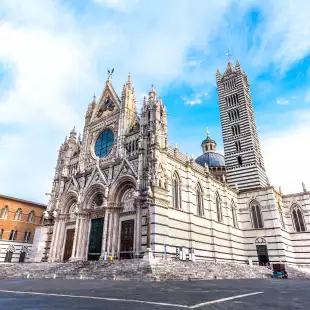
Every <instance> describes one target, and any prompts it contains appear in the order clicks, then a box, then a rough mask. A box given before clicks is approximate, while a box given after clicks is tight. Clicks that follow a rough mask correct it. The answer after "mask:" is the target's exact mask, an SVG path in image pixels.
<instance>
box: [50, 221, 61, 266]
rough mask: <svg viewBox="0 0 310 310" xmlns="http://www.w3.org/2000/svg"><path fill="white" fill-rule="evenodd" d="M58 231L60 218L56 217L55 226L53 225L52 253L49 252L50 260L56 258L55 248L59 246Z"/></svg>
mask: <svg viewBox="0 0 310 310" xmlns="http://www.w3.org/2000/svg"><path fill="white" fill-rule="evenodd" d="M58 231H59V221H58V219H55V222H54V227H53V236H52V242H51V247H50V253H49V258H48V261H49V262H53V261H54V260H55V249H56V246H57V239H58Z"/></svg>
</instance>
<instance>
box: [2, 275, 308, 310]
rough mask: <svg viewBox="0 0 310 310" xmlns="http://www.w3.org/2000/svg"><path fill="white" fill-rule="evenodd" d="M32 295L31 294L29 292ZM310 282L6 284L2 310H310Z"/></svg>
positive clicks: (27, 281)
mask: <svg viewBox="0 0 310 310" xmlns="http://www.w3.org/2000/svg"><path fill="white" fill-rule="evenodd" d="M25 292H27V293H25ZM309 305H310V280H309V279H287V280H284V279H255V280H254V279H251V280H211V281H210V280H209V281H180V282H177V281H171V282H141V281H140V282H138V281H110V280H65V279H55V280H53V279H46V280H44V279H9V280H0V309H10V310H17V309H18V310H19V309H23V310H40V309H44V310H52V309H53V310H55V309H57V310H58V309H59V310H60V309H104V310H112V309H113V310H115V309H120V310H123V309H126V310H132V309H137V310H140V309H148V310H155V309H156V310H158V309H167V310H169V309H202V310H204V309H212V310H215V309H220V310H223V309H225V310H226V309H229V310H230V309H232V310H241V309H242V310H244V309H249V310H267V309H268V310H271V309H281V310H282V309H285V310H291V309H307V310H308V309H309Z"/></svg>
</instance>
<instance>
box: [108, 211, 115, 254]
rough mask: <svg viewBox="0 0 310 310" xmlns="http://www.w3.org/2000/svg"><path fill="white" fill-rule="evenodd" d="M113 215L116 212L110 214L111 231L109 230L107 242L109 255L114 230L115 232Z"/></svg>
mask: <svg viewBox="0 0 310 310" xmlns="http://www.w3.org/2000/svg"><path fill="white" fill-rule="evenodd" d="M113 215H114V213H110V214H109V231H108V243H107V252H108V256H109V255H110V254H111V243H112V232H113V230H112V229H113Z"/></svg>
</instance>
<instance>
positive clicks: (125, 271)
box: [0, 259, 310, 281]
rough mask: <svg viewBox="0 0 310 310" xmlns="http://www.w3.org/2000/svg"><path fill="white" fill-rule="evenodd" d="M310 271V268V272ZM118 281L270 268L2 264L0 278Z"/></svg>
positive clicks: (249, 274)
mask: <svg viewBox="0 0 310 310" xmlns="http://www.w3.org/2000/svg"><path fill="white" fill-rule="evenodd" d="M309 270H310V269H309ZM28 273H29V277H30V278H53V277H54V276H55V275H56V277H57V278H67V279H79V278H80V277H81V276H82V278H83V279H116V280H131V279H135V280H141V281H142V280H146V281H155V280H159V281H168V280H189V279H191V280H208V279H214V278H216V279H249V278H251V279H254V278H269V277H270V276H271V274H272V271H271V270H270V269H268V268H266V267H261V266H249V265H245V264H237V263H236V264H234V263H215V262H213V261H200V262H189V261H167V262H163V261H160V260H158V261H156V262H155V263H152V264H148V263H145V262H143V261H142V260H139V259H133V260H121V261H113V262H110V261H88V262H68V263H24V264H1V268H0V278H11V277H27V275H28ZM288 273H289V277H290V278H297V277H299V278H300V277H310V271H309V272H308V269H301V268H300V269H299V268H297V267H291V266H290V267H288Z"/></svg>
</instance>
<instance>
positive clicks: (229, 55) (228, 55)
mask: <svg viewBox="0 0 310 310" xmlns="http://www.w3.org/2000/svg"><path fill="white" fill-rule="evenodd" d="M225 55H226V56H227V57H228V62H230V57H231V56H232V54H230V52H229V50H228V51H227V53H226V54H225Z"/></svg>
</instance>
